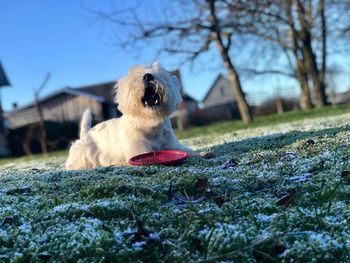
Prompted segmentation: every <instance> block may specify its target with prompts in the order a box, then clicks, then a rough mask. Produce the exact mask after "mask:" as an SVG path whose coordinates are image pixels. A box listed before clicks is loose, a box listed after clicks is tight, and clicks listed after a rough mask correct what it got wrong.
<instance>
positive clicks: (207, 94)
mask: <svg viewBox="0 0 350 263" xmlns="http://www.w3.org/2000/svg"><path fill="white" fill-rule="evenodd" d="M221 78H226V77H225V76H224V75H222V74H221V73H220V74H219V75H218V76H217V77H216V79H215V80H214V82H213V84H211V86H210V88H209V89H208V91H207V93H206V94H205V96H204V98H203V100H202V101H205V100H206V99H207V98H208V97H209V95H210V93H211V92H212V90H213V89H214V87H215V86H216V84H217V83H218V82H219V80H220V79H221Z"/></svg>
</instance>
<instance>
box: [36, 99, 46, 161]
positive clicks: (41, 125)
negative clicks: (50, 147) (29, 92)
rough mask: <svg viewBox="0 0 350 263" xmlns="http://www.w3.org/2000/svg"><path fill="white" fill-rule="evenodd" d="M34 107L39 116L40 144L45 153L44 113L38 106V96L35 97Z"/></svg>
mask: <svg viewBox="0 0 350 263" xmlns="http://www.w3.org/2000/svg"><path fill="white" fill-rule="evenodd" d="M35 108H36V109H37V113H38V116H39V130H40V146H41V151H42V153H43V154H47V143H46V137H47V135H46V129H45V120H44V115H43V112H42V110H41V107H40V102H39V98H38V97H37V96H36V97H35Z"/></svg>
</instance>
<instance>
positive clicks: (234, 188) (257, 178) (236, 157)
mask: <svg viewBox="0 0 350 263" xmlns="http://www.w3.org/2000/svg"><path fill="white" fill-rule="evenodd" d="M341 111H346V112H347V109H346V108H337V109H333V115H336V114H339V113H340V112H341ZM336 112H337V113H336ZM329 114H330V113H329V112H325V114H323V117H321V118H312V119H306V120H297V118H296V117H293V113H292V114H291V115H285V116H286V117H285V119H287V116H290V117H289V118H291V119H292V120H293V121H292V122H287V123H283V124H272V121H271V122H270V123H269V125H267V126H259V127H248V128H245V129H237V130H234V131H233V130H231V129H229V127H232V126H230V124H227V125H228V126H227V129H229V132H227V133H223V132H221V131H220V132H219V133H215V129H214V132H211V133H204V132H203V130H202V135H201V136H198V137H194V138H190V139H186V140H184V142H185V143H187V144H188V145H190V146H191V147H193V148H195V149H197V150H198V151H201V152H202V153H203V156H205V157H206V158H204V157H192V158H190V159H188V160H187V161H186V162H185V163H184V164H183V165H181V166H177V167H162V166H151V167H104V168H98V169H93V170H81V171H65V170H64V169H63V165H64V160H65V154H64V153H60V154H58V155H49V156H43V157H40V158H34V159H27V158H22V159H11V160H7V162H6V163H4V164H3V165H1V166H0V185H1V191H0V219H1V221H0V223H1V226H0V262H44V261H48V262H332V263H333V262H350V256H349V255H350V253H349V251H350V241H349V240H350V206H349V200H350V126H349V123H350V114H343V115H339V116H332V117H330V116H328V117H325V115H329ZM297 115H298V114H297ZM309 116H313V117H315V115H312V114H311V112H310V115H309ZM271 118H272V119H274V120H276V119H278V117H277V116H275V117H271ZM298 118H300V116H299V117H298ZM257 121H258V120H257ZM277 122H281V120H279V121H277ZM213 127H214V126H213Z"/></svg>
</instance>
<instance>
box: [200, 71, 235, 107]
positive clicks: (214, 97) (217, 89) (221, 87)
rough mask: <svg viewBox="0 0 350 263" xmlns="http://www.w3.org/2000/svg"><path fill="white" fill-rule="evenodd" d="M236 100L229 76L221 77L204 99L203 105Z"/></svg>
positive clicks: (207, 105) (208, 105) (209, 105)
mask: <svg viewBox="0 0 350 263" xmlns="http://www.w3.org/2000/svg"><path fill="white" fill-rule="evenodd" d="M232 101H235V97H234V95H233V91H232V88H231V84H230V82H229V81H228V79H227V78H225V77H221V78H220V79H219V80H218V81H217V83H216V85H215V86H214V87H213V88H212V90H211V91H210V93H209V95H208V96H207V98H206V99H205V100H204V101H203V106H204V107H205V108H206V107H212V106H215V105H218V104H226V103H228V102H232Z"/></svg>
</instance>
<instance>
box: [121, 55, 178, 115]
mask: <svg viewBox="0 0 350 263" xmlns="http://www.w3.org/2000/svg"><path fill="white" fill-rule="evenodd" d="M180 101H181V95H180V83H179V81H178V79H177V78H176V77H175V76H172V75H171V74H170V73H169V72H168V71H167V70H165V69H164V68H162V67H161V66H160V64H159V63H158V62H155V63H153V64H151V65H138V66H135V67H133V68H132V69H130V70H129V72H128V75H127V76H125V77H123V78H121V79H120V80H119V81H118V82H117V85H116V103H117V104H118V109H119V110H120V111H121V112H122V113H123V114H124V115H133V116H138V117H141V118H153V119H164V118H165V117H166V116H169V115H170V114H171V113H172V112H174V111H176V110H177V109H178V107H179V104H180Z"/></svg>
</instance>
